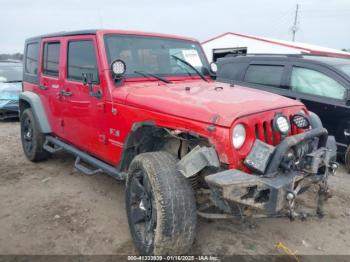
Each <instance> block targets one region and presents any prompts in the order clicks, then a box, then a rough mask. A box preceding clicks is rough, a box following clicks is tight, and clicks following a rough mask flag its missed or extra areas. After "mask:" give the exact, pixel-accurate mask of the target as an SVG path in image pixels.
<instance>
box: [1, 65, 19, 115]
mask: <svg viewBox="0 0 350 262" xmlns="http://www.w3.org/2000/svg"><path fill="white" fill-rule="evenodd" d="M21 91H22V63H20V62H17V61H0V120H4V119H8V118H17V117H18V111H19V107H18V100H19V94H20V92H21Z"/></svg>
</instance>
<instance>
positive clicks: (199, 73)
mask: <svg viewBox="0 0 350 262" xmlns="http://www.w3.org/2000/svg"><path fill="white" fill-rule="evenodd" d="M171 56H172V57H173V58H175V59H176V60H178V61H180V62H182V63H184V64H185V65H188V66H189V67H191V68H192V69H193V70H194V71H195V72H196V73H197V75H199V76H200V77H201V78H202V79H203V80H204V81H205V82H208V80H207V79H206V78H205V77H204V75H203V74H202V73H201V72H199V71H198V70H197V68H195V67H194V66H193V65H191V64H190V63H189V62H187V61H186V60H183V59H181V58H180V57H178V56H176V55H171Z"/></svg>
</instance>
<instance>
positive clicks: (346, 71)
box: [337, 64, 350, 77]
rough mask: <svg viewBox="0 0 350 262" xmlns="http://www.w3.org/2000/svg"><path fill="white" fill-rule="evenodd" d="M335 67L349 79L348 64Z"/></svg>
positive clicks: (349, 69) (349, 67) (349, 66)
mask: <svg viewBox="0 0 350 262" xmlns="http://www.w3.org/2000/svg"><path fill="white" fill-rule="evenodd" d="M337 67H338V68H339V69H340V70H341V71H343V72H344V73H345V74H347V75H348V76H349V77H350V64H348V65H339V66H337Z"/></svg>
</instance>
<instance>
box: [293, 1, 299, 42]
mask: <svg viewBox="0 0 350 262" xmlns="http://www.w3.org/2000/svg"><path fill="white" fill-rule="evenodd" d="M298 13H299V4H297V6H296V9H295V15H294V24H293V26H292V33H293V37H292V41H293V42H294V41H295V34H296V32H297V31H298V30H299V28H298V27H297V24H298Z"/></svg>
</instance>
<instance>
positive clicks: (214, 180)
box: [205, 128, 337, 215]
mask: <svg viewBox="0 0 350 262" xmlns="http://www.w3.org/2000/svg"><path fill="white" fill-rule="evenodd" d="M311 140H313V141H315V140H316V141H315V142H316V145H315V148H314V149H313V150H312V152H308V153H305V154H304V155H303V157H302V158H301V159H299V158H298V159H297V161H298V163H297V165H290V166H289V169H288V168H286V167H285V165H284V166H283V165H282V163H283V161H285V157H286V155H288V153H290V152H291V150H292V149H293V148H294V149H295V148H296V147H298V146H300V145H302V144H305V143H306V142H308V141H309V142H310V141H311ZM335 148H336V145H335V140H334V139H333V138H332V137H329V138H328V134H327V130H326V129H324V128H317V129H313V130H310V131H308V132H305V133H303V134H299V135H295V136H291V137H287V138H285V139H284V140H283V141H282V143H281V144H279V145H278V146H276V147H275V148H274V150H273V153H272V155H271V158H270V159H268V163H267V164H266V165H259V164H257V165H256V166H264V172H263V173H261V172H260V173H254V174H248V173H245V172H242V171H240V170H235V169H231V170H226V171H222V172H219V173H216V174H212V175H209V176H207V177H206V178H205V180H206V182H207V184H208V186H209V187H210V190H211V200H212V202H213V203H214V204H215V205H216V206H218V207H219V208H221V209H222V210H224V211H225V212H227V213H232V212H233V209H234V208H233V207H234V205H237V204H241V205H243V206H248V207H253V208H255V209H259V210H262V211H264V212H265V213H267V214H271V215H272V214H276V213H278V212H280V211H281V210H282V209H284V208H289V212H292V211H291V210H290V209H291V207H292V206H294V205H293V203H294V200H295V198H296V197H297V195H298V194H300V193H302V192H304V191H305V190H306V189H307V188H308V187H309V186H310V185H312V184H319V185H320V188H322V192H326V191H327V180H328V174H329V172H330V171H332V172H333V171H334V169H336V167H337V165H336V163H335V162H334V159H335V155H336V149H335ZM254 150H255V149H253V150H252V151H254ZM255 151H256V150H255ZM299 151H300V150H299ZM258 155H259V154H258ZM260 155H261V154H260ZM261 159H266V157H262V158H261ZM258 160H259V159H258ZM295 161H296V160H295ZM257 162H258V161H257ZM320 190H321V189H320Z"/></svg>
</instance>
